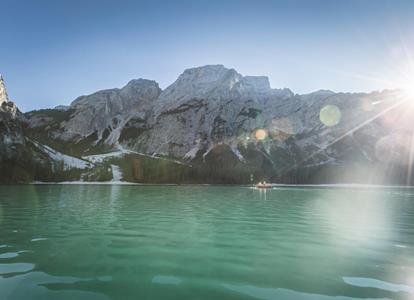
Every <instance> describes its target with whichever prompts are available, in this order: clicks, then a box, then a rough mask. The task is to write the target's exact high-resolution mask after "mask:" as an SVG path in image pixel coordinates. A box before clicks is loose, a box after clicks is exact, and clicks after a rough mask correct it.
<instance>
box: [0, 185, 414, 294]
mask: <svg viewBox="0 0 414 300" xmlns="http://www.w3.org/2000/svg"><path fill="white" fill-rule="evenodd" d="M366 298H368V299H414V190H412V189H367V188H365V189H361V188H360V189H356V188H280V189H274V190H268V191H266V192H265V191H260V190H255V189H251V188H248V187H216V186H161V187H158V186H104V185H103V186H97V185H37V186H31V185H27V186H1V187H0V299H2V300H3V299H42V300H43V299H88V300H89V299H181V300H185V299H209V300H212V299H265V300H267V299H283V300H284V299H288V300H289V299H294V300H301V299H306V300H308V299H311V300H319V299H321V300H331V299H335V300H343V299H345V300H346V299H366Z"/></svg>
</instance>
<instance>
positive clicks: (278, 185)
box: [0, 181, 414, 190]
mask: <svg viewBox="0 0 414 300" xmlns="http://www.w3.org/2000/svg"><path fill="white" fill-rule="evenodd" d="M0 185H3V186H5V185H121V186H122V185H129V186H131V185H134V186H230V187H237V186H239V187H248V188H252V189H258V188H256V186H255V185H254V184H253V185H252V184H226V183H223V184H219V183H138V182H129V181H61V182H48V181H34V182H30V183H0ZM271 185H272V187H271V188H269V189H268V190H272V189H278V188H377V189H390V188H398V189H411V188H414V186H404V185H379V184H361V183H333V184H325V183H321V184H282V183H272V184H271Z"/></svg>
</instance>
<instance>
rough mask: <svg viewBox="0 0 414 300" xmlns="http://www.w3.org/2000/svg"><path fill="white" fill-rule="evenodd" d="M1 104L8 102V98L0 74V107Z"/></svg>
mask: <svg viewBox="0 0 414 300" xmlns="http://www.w3.org/2000/svg"><path fill="white" fill-rule="evenodd" d="M3 102H9V96H8V95H7V90H6V85H5V83H4V79H3V76H2V75H1V74H0V105H1V104H2V103H3Z"/></svg>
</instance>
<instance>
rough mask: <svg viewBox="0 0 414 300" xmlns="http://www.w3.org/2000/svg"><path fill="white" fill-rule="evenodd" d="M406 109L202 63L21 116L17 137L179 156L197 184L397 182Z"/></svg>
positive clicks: (398, 97) (370, 96)
mask: <svg viewBox="0 0 414 300" xmlns="http://www.w3.org/2000/svg"><path fill="white" fill-rule="evenodd" d="M5 97H7V96H3V98H5ZM407 103H409V102H408V101H407V99H405V98H403V96H402V93H401V92H399V91H383V92H374V93H334V92H332V91H329V90H320V91H317V92H314V93H310V94H305V95H298V94H294V93H293V92H292V91H291V90H289V89H286V88H284V89H272V88H271V86H270V84H269V80H268V78H267V77H265V76H243V75H241V74H239V73H238V72H237V71H235V70H234V69H228V68H226V67H224V66H222V65H209V66H204V67H198V68H192V69H188V70H185V71H184V72H183V73H182V74H181V75H180V76H179V77H178V78H177V80H176V81H175V82H174V83H172V84H171V85H170V86H168V87H167V88H166V89H165V90H163V91H161V89H160V88H159V87H158V84H157V83H156V82H155V81H150V80H145V79H138V80H132V81H130V82H129V83H128V84H127V85H126V86H125V87H123V88H121V89H110V90H104V91H99V92H96V93H94V94H92V95H88V96H82V97H79V98H77V99H76V100H75V101H73V102H72V104H71V105H70V106H69V107H58V108H56V109H49V110H41V111H35V112H30V113H27V114H26V117H27V124H28V125H27V126H28V128H27V130H26V133H27V134H28V136H30V137H31V138H33V139H36V140H40V141H41V142H42V143H44V144H46V145H52V146H55V147H60V148H59V149H58V150H59V151H61V152H63V153H68V152H70V153H69V154H71V155H78V156H81V155H86V154H99V153H103V152H108V151H113V150H119V151H130V152H129V153H142V154H145V155H150V156H157V157H164V158H165V157H167V158H170V159H174V160H179V161H181V162H183V163H185V164H190V165H191V166H192V168H193V169H192V171H191V175H189V177H188V178H199V182H210V181H211V178H217V180H216V181H214V182H249V180H250V179H253V180H255V181H256V180H260V179H266V180H272V181H278V182H295V183H298V182H302V183H303V182H331V179H332V178H335V179H336V180H337V181H339V182H346V181H351V182H352V180H354V181H355V182H364V180H365V181H367V182H381V180H382V179H384V178H372V180H371V179H370V178H368V177H367V175H366V174H368V173H369V174H375V173H377V174H384V173H387V172H388V173H387V174H388V175H387V176H388V178H390V176H389V174H396V175H395V176H394V178H397V179H396V182H401V181H404V180H406V179H407V176H408V175H407V174H408V173H407V172H408V171H407V170H409V169H410V167H411V162H412V159H410V157H409V156H410V154H409V153H411V152H410V149H411V146H410V145H411V144H409V143H407V142H404V141H407V140H410V141H411V136H412V133H411V131H410V130H411V129H410V128H411V125H410V124H411V123H410V122H411V121H410V120H411V118H412V117H413V116H414V114H413V113H412V112H411V111H412V109H411V106H410V105H408V104H407ZM137 165H138V166H139V165H142V164H141V163H137ZM147 166H148V165H147ZM351 166H352V167H351ZM136 168H138V167H136ZM350 170H357V171H355V172H353V173H352V172H351V171H350ZM373 170H376V171H375V172H374V171H373ZM134 172H135V173H137V174H138V173H140V172H138V171H137V170H134ZM130 173H131V172H130ZM141 173H142V172H141ZM141 173H140V174H141ZM333 174H334V176H333ZM180 176H181V175H180ZM144 177H145V176H143V175H142V174H141V175H140V176H139V178H140V179H139V180H141V179H142V178H144ZM169 178H170V177H169ZM367 178H368V179H367ZM137 180H138V179H137ZM385 180H387V178H385Z"/></svg>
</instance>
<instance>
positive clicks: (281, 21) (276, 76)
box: [0, 0, 414, 111]
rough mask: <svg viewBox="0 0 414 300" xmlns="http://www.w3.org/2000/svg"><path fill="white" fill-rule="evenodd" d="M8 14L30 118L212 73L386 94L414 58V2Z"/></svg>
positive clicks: (51, 9)
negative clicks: (87, 99) (136, 86)
mask: <svg viewBox="0 0 414 300" xmlns="http://www.w3.org/2000/svg"><path fill="white" fill-rule="evenodd" d="M0 10H1V13H0V26H1V30H0V33H1V45H0V73H2V74H3V75H4V77H5V79H6V84H7V87H8V91H9V95H10V96H11V98H12V99H13V100H14V101H15V102H16V103H17V104H18V106H19V107H20V108H21V110H23V111H27V110H30V109H36V108H44V107H53V106H55V105H58V104H68V103H70V102H71V101H72V100H73V99H74V98H76V97H77V96H79V95H83V94H88V93H92V92H94V91H96V90H99V89H104V88H112V87H121V86H123V85H124V84H126V83H127V82H128V81H129V80H130V79H132V78H148V79H154V80H156V81H157V82H158V83H159V84H160V86H161V88H165V87H166V86H167V85H169V84H170V83H172V82H173V81H174V80H175V79H176V77H177V76H178V75H179V74H180V73H181V72H182V71H183V70H184V69H185V68H189V67H194V66H200V65H206V64H224V65H225V66H227V67H232V68H235V69H236V70H237V71H239V72H240V73H242V74H244V75H267V76H269V78H270V81H271V84H272V87H274V88H278V87H289V88H291V89H292V90H293V91H294V92H296V93H306V92H311V91H314V90H318V89H331V90H334V91H371V90H379V89H383V88H390V87H393V86H394V85H395V84H394V81H395V80H396V78H397V79H398V78H399V76H400V75H401V68H404V67H405V66H407V57H408V54H409V53H410V52H411V53H412V51H413V50H414V1H411V0H407V1H398V0H396V1H381V0H376V1H374V0H373V1H368V0H361V1H352V0H347V1H339V0H337V1H334V0H329V1H328V0H327V1H316V0H315V1H313V0H303V1H295V0H289V1H260V0H252V1H242V0H240V1H230V0H229V1H226V0H220V1H213V0H208V1H207V0H206V1H201V0H193V1H178V0H177V1H172V0H171V1H122V0H120V1H105V0H70V1H69V0H0ZM390 81H392V82H390Z"/></svg>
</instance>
